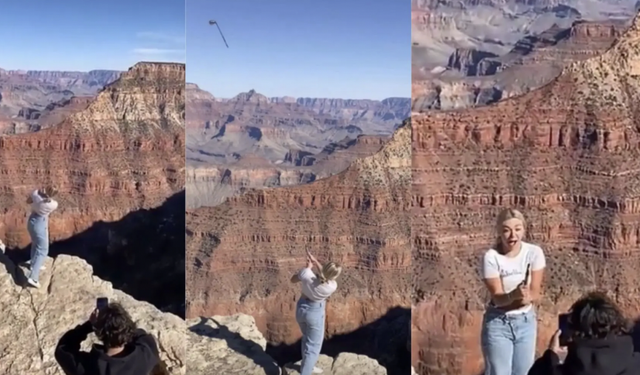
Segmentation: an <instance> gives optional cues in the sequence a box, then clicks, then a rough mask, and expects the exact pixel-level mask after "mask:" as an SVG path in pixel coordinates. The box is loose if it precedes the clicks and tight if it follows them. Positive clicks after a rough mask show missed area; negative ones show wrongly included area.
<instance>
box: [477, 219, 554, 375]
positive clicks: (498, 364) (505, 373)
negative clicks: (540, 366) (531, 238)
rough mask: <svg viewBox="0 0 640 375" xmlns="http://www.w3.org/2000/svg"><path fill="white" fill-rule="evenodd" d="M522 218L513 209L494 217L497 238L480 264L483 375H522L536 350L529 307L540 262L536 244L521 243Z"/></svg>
mask: <svg viewBox="0 0 640 375" xmlns="http://www.w3.org/2000/svg"><path fill="white" fill-rule="evenodd" d="M525 226H526V223H525V219H524V216H523V215H522V213H520V212H519V211H517V210H512V209H507V210H504V211H502V212H500V214H499V215H498V219H497V223H496V230H497V237H498V240H497V241H496V244H495V246H494V248H492V249H489V250H488V251H487V252H486V253H485V254H484V258H483V262H482V273H483V278H484V283H485V285H486V287H487V289H488V290H489V293H490V294H491V300H490V302H489V304H488V306H487V309H486V312H485V314H484V320H483V324H482V352H483V354H484V359H485V375H527V372H528V371H529V369H530V368H531V366H532V365H533V362H534V359H535V350H536V331H537V320H536V311H535V309H534V305H533V303H534V302H535V301H536V300H537V299H538V298H539V296H540V289H541V286H542V278H543V274H544V268H545V266H546V261H545V257H544V253H543V251H542V249H541V248H540V247H539V246H536V245H534V244H531V243H527V242H524V241H523V239H524V236H525Z"/></svg>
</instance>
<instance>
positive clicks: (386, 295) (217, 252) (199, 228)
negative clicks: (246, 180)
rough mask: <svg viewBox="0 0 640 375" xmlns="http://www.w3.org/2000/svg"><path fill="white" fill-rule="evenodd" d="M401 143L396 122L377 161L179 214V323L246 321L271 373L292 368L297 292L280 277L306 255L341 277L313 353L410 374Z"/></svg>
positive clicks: (404, 144)
mask: <svg viewBox="0 0 640 375" xmlns="http://www.w3.org/2000/svg"><path fill="white" fill-rule="evenodd" d="M410 139H411V124H410V122H409V120H406V121H405V122H403V124H402V126H400V127H398V128H397V129H396V131H395V132H394V134H393V136H392V137H391V138H390V139H389V140H388V141H387V142H386V143H384V145H383V146H382V148H381V149H380V150H379V151H378V152H377V153H375V154H373V155H370V156H367V157H363V158H356V159H355V160H353V162H352V163H351V164H350V165H349V166H348V167H347V168H346V169H345V170H344V171H342V172H340V173H337V174H335V175H333V176H330V177H327V178H325V179H321V180H317V181H314V182H312V183H309V184H305V185H298V186H287V187H279V188H269V189H251V190H249V191H247V192H245V193H244V194H242V195H238V196H233V197H230V198H228V199H227V200H226V201H225V202H224V203H222V204H220V205H218V206H216V207H200V208H197V209H194V210H188V211H187V213H186V235H187V245H186V247H187V250H186V264H187V278H186V289H187V317H188V318H195V317H198V316H212V315H231V314H235V313H244V314H248V315H251V316H253V317H254V318H255V321H256V324H257V327H258V328H259V330H260V331H261V332H262V333H263V334H264V336H265V338H266V339H267V341H268V342H269V343H270V346H269V348H268V353H269V354H270V355H272V356H273V357H274V358H275V359H276V360H277V361H278V363H280V364H284V363H286V362H292V361H295V360H297V359H299V347H300V345H299V344H296V341H298V340H299V339H300V337H301V333H300V330H299V328H298V326H297V323H296V321H295V318H294V316H295V315H294V311H295V305H296V300H297V298H298V297H299V293H300V292H299V285H294V284H291V283H290V281H289V279H290V278H291V275H292V274H293V273H294V272H296V271H298V270H299V269H300V268H301V267H304V266H305V257H306V255H305V250H307V249H308V250H310V251H311V252H312V253H314V254H315V255H316V256H317V257H318V259H319V260H320V261H327V260H332V261H335V262H337V263H340V264H342V265H343V267H344V271H343V272H342V275H341V276H340V278H339V280H338V290H337V292H336V293H335V294H334V295H333V296H332V297H331V298H330V300H329V301H328V302H327V318H326V321H327V323H326V324H327V328H326V338H325V340H326V341H325V345H324V347H323V352H328V353H333V354H338V353H339V352H344V351H354V350H355V349H357V352H356V354H365V355H367V356H369V357H371V358H374V359H376V360H377V361H378V362H379V363H381V364H382V365H384V366H385V367H386V368H387V371H388V372H389V373H390V374H398V373H405V372H406V371H409V369H408V367H407V366H408V362H409V361H408V352H407V342H408V339H409V336H408V327H409V324H410V318H409V316H410V315H409V314H410V312H409V306H410V293H411V286H410V285H411V273H410V271H411V242H410V238H411V224H410V217H409V213H410V212H409V209H410V181H411V168H410V163H411V144H410ZM296 352H297V353H296ZM402 352H407V355H406V358H405V359H404V361H402ZM296 356H298V358H297V359H296ZM332 356H333V355H332ZM403 366H404V367H407V368H406V369H404V371H405V372H402V371H403Z"/></svg>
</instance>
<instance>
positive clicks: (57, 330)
mask: <svg viewBox="0 0 640 375" xmlns="http://www.w3.org/2000/svg"><path fill="white" fill-rule="evenodd" d="M0 260H1V264H0V310H1V312H2V328H1V329H0V353H2V354H1V355H0V373H2V374H4V375H45V374H46V375H64V372H63V371H62V370H61V369H60V367H59V366H58V364H57V363H56V361H55V358H54V350H55V347H56V345H57V342H58V340H59V339H60V337H61V336H62V335H63V334H64V333H65V332H66V331H68V330H69V329H71V328H73V327H75V326H76V325H78V324H81V323H84V322H85V321H86V320H87V319H88V318H89V314H90V313H91V311H92V310H93V309H94V308H95V303H96V298H97V297H108V298H109V300H110V301H114V302H119V303H121V304H122V305H123V306H124V308H125V309H126V310H127V311H128V312H129V313H130V314H131V317H132V318H133V320H134V321H135V322H136V323H137V324H138V326H139V327H140V328H143V329H145V330H146V331H147V332H149V333H151V334H152V335H153V336H154V337H155V338H156V340H157V343H158V347H159V350H160V355H161V359H162V360H163V361H164V362H165V363H166V364H167V366H168V369H169V371H170V373H171V374H176V375H177V374H181V375H182V374H185V373H186V370H185V366H186V347H185V344H186V341H185V340H186V335H185V333H186V325H185V322H184V320H182V319H180V318H179V317H178V316H176V315H173V314H168V313H163V312H160V311H159V310H158V309H156V308H155V307H154V306H152V305H151V304H149V303H146V302H140V301H136V300H135V299H133V298H132V297H130V296H128V295H127V294H125V293H123V292H121V291H119V290H116V289H113V287H112V285H111V283H109V282H105V281H103V280H101V279H99V278H97V277H95V276H93V271H92V269H91V266H89V265H88V264H87V263H86V262H84V261H83V260H81V259H79V258H76V257H71V256H65V255H61V256H59V257H57V258H55V259H52V258H48V259H47V261H46V263H45V266H46V267H47V269H46V270H44V271H42V273H41V278H40V283H41V284H42V287H41V288H40V289H31V288H23V287H21V286H19V285H22V282H24V273H25V272H27V270H26V269H24V268H22V267H17V266H16V265H14V264H13V263H12V262H11V261H9V260H8V259H7V258H6V257H5V256H4V255H3V254H1V253H0ZM16 281H17V282H18V284H16ZM93 342H95V336H94V335H93V334H92V335H90V337H89V339H88V340H87V341H86V342H85V343H83V349H89V348H90V345H91V343H93Z"/></svg>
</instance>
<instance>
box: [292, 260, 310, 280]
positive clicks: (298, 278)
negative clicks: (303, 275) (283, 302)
mask: <svg viewBox="0 0 640 375" xmlns="http://www.w3.org/2000/svg"><path fill="white" fill-rule="evenodd" d="M311 268H313V263H312V262H311V259H309V258H307V267H305V268H303V269H302V270H303V271H304V270H305V269H311ZM300 281H302V280H300V271H298V272H296V273H295V274H293V276H291V282H292V283H294V284H295V283H299V282H300Z"/></svg>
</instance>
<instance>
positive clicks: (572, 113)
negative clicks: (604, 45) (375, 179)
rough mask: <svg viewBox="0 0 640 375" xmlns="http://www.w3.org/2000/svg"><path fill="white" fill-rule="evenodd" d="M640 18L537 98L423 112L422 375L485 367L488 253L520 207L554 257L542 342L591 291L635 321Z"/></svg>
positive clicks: (418, 288)
mask: <svg viewBox="0 0 640 375" xmlns="http://www.w3.org/2000/svg"><path fill="white" fill-rule="evenodd" d="M639 101H640V16H638V17H637V18H636V19H635V21H634V23H633V25H632V26H631V28H629V29H628V30H627V31H626V33H625V34H624V35H623V36H621V37H620V38H619V39H618V40H617V42H616V43H615V44H614V46H613V47H611V48H610V49H609V50H608V51H606V52H605V53H603V54H602V55H601V56H598V57H595V58H591V59H588V60H584V61H579V62H575V63H572V64H571V65H569V66H567V67H566V68H564V69H563V71H562V73H561V74H560V75H559V76H558V77H557V78H556V79H554V80H553V81H552V82H550V83H549V84H547V85H545V86H543V87H541V88H539V89H537V90H534V91H532V92H530V93H528V94H525V95H522V96H519V97H515V98H510V99H508V100H504V101H501V102H499V103H497V104H494V105H491V106H487V107H482V108H475V109H469V110H458V111H443V112H427V113H424V114H415V115H414V116H412V122H413V124H414V125H413V126H414V132H413V164H412V165H413V184H414V190H413V200H412V204H413V230H412V235H413V244H414V247H413V250H414V260H413V267H414V273H415V279H414V286H415V290H414V297H415V301H414V302H415V304H416V305H415V307H414V309H413V313H412V319H413V328H412V351H413V352H412V361H413V364H414V365H415V366H416V368H417V370H418V373H419V374H431V373H445V374H456V375H457V374H463V375H465V374H468V375H473V374H477V373H479V372H480V371H481V369H482V356H481V348H480V328H481V321H482V314H483V304H484V303H485V302H486V298H487V296H486V293H485V288H484V287H483V285H482V282H481V280H480V278H479V276H478V271H477V270H478V264H479V262H480V259H481V256H482V253H483V252H484V251H485V250H486V249H487V248H488V247H489V246H490V245H491V243H492V241H493V240H494V239H495V233H494V232H493V228H494V220H495V217H496V215H497V213H498V212H499V211H500V210H501V209H502V208H504V207H509V206H510V207H516V208H519V209H521V210H522V211H523V212H524V213H525V215H526V216H527V219H528V222H529V224H528V226H527V227H528V236H529V239H530V240H531V241H533V242H535V243H538V244H540V245H541V246H542V247H543V249H544V250H545V252H546V254H547V263H548V268H547V271H546V275H547V276H545V286H544V297H543V299H542V301H541V303H540V306H539V311H538V324H539V334H538V346H539V348H540V349H542V348H544V345H546V344H547V343H548V340H549V338H550V336H551V334H552V333H553V332H554V331H555V329H556V328H557V327H556V324H557V314H558V313H559V312H562V311H564V310H565V309H566V308H568V306H570V304H571V303H572V302H573V301H575V300H576V299H577V298H578V297H579V296H580V294H581V293H583V292H584V291H586V290H589V289H592V288H595V287H598V288H602V289H605V290H608V291H610V292H611V293H612V294H613V296H614V298H615V299H616V300H617V302H618V303H619V304H620V305H621V306H623V308H624V309H625V310H626V311H627V312H628V313H629V314H630V317H635V314H637V311H638V310H639V309H640V299H638V297H637V296H638V293H637V285H638V283H639V282H640V280H638V272H637V268H638V267H640V263H639V262H638V259H637V257H636V256H635V255H634V254H636V253H637V251H638V250H639V249H638V243H637V235H636V233H637V227H638V225H637V221H638V203H637V201H638V195H637V188H636V185H637V183H636V181H637V180H638V177H639V176H638V168H637V160H638V155H637V154H638V151H637V150H638V148H637V144H638V141H640V132H639V131H638V125H639V124H640V113H639V112H638V108H637V107H638V106H637V103H638V102H639Z"/></svg>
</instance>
